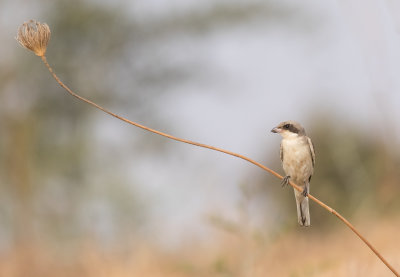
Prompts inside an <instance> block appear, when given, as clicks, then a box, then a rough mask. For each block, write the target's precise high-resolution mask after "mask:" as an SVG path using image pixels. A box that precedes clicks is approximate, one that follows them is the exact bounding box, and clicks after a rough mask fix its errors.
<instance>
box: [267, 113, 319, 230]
mask: <svg viewBox="0 0 400 277" xmlns="http://www.w3.org/2000/svg"><path fill="white" fill-rule="evenodd" d="M271 131H272V132H273V133H279V134H280V135H281V136H282V142H281V147H280V157H281V161H282V167H283V170H284V171H285V174H286V176H285V178H284V180H283V183H284V184H285V183H286V184H287V182H288V181H289V179H290V181H292V182H293V183H295V184H296V185H298V186H299V187H301V188H302V189H303V191H302V192H299V191H297V190H294V194H295V198H296V204H297V218H298V222H299V224H300V225H301V226H310V211H309V204H308V197H307V195H308V193H309V191H310V181H311V177H312V175H313V173H314V164H315V153H314V146H313V144H312V142H311V139H310V138H309V137H307V136H306V132H305V130H304V128H303V127H302V126H301V125H300V124H299V123H298V122H296V121H284V122H282V123H280V124H279V125H278V126H276V127H275V128H274V129H272V130H271Z"/></svg>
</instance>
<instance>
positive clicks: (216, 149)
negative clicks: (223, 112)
mask: <svg viewBox="0 0 400 277" xmlns="http://www.w3.org/2000/svg"><path fill="white" fill-rule="evenodd" d="M41 59H42V61H43V63H44V64H45V65H46V67H47V69H48V70H49V71H50V73H51V74H52V75H53V77H54V79H55V80H56V81H57V83H58V84H59V85H60V86H61V87H63V88H64V89H65V90H66V91H67V92H68V93H69V94H71V95H72V96H74V97H76V98H78V99H79V100H81V101H84V102H86V103H87V104H89V105H92V106H94V107H96V108H97V109H99V110H102V111H103V112H105V113H107V114H109V115H111V116H113V117H116V118H118V119H119V120H122V121H124V122H126V123H128V124H131V125H133V126H136V127H139V128H142V129H144V130H146V131H149V132H152V133H154V134H157V135H160V136H163V137H166V138H169V139H172V140H175V141H179V142H183V143H187V144H191V145H195V146H198V147H203V148H207V149H210V150H214V151H218V152H222V153H225V154H227V155H231V156H234V157H237V158H240V159H243V160H245V161H247V162H249V163H252V164H254V165H256V166H258V167H260V168H261V169H263V170H265V171H267V172H269V173H270V174H272V175H274V176H275V177H277V178H279V179H282V178H283V176H281V175H279V174H278V173H276V172H275V171H273V170H272V169H270V168H268V167H266V166H264V165H262V164H260V163H259V162H256V161H254V160H252V159H250V158H248V157H246V156H243V155H241V154H238V153H235V152H232V151H228V150H225V149H222V148H218V147H214V146H211V145H207V144H203V143H199V142H195V141H191V140H187V139H182V138H178V137H175V136H172V135H169V134H166V133H163V132H160V131H157V130H155V129H152V128H149V127H147V126H144V125H142V124H139V123H136V122H134V121H131V120H129V119H126V118H124V117H122V116H119V115H117V114H115V113H113V112H110V111H108V110H107V109H105V108H103V107H102V106H99V105H97V104H96V103H94V102H92V101H90V100H88V99H86V98H84V97H82V96H80V95H78V94H76V93H74V92H73V91H72V90H71V89H70V88H69V87H67V86H66V85H65V84H64V83H63V82H62V81H61V80H60V79H59V78H58V77H57V75H56V74H55V73H54V71H53V69H52V68H51V66H50V65H49V63H48V62H47V59H46V56H41ZM289 184H290V185H291V186H292V187H293V188H294V189H296V190H298V191H302V189H301V188H300V187H299V186H297V185H296V184H294V183H293V182H291V181H289ZM308 198H309V199H311V200H313V201H314V202H315V203H317V204H318V205H320V206H321V207H323V208H324V209H326V210H328V211H329V212H330V213H332V214H334V215H335V216H336V217H338V218H339V219H340V220H341V221H342V222H343V223H344V224H346V225H347V227H349V228H350V229H351V230H352V231H353V232H354V233H355V234H356V235H357V236H358V237H359V238H360V239H361V240H362V241H363V242H364V243H365V244H366V245H367V246H368V247H369V248H370V249H371V250H372V252H374V253H375V255H376V256H377V257H378V258H379V259H380V260H381V261H382V262H383V263H384V264H385V265H386V266H387V267H388V268H389V269H390V270H391V271H392V272H393V273H394V275H396V276H398V277H399V276H400V275H399V273H398V272H397V271H396V270H395V269H394V268H393V267H392V266H391V265H390V264H389V262H388V261H386V259H385V258H384V257H383V256H382V255H381V254H380V253H379V252H378V250H376V248H375V247H374V246H373V245H372V244H371V243H370V242H369V241H368V240H367V239H366V238H365V237H363V236H362V235H361V234H360V232H358V230H357V229H356V228H355V227H354V226H353V225H352V224H351V223H350V222H349V221H348V220H347V219H345V218H344V217H343V216H342V215H341V214H339V213H338V212H336V211H335V210H334V209H332V208H331V207H329V206H328V205H326V204H325V203H323V202H322V201H320V200H319V199H318V198H316V197H314V196H312V195H311V194H309V195H308Z"/></svg>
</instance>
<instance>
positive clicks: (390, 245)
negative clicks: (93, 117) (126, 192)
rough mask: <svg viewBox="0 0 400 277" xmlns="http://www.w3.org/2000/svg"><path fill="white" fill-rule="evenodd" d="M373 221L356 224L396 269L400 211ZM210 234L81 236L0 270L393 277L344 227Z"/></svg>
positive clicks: (12, 259)
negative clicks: (106, 244) (142, 241)
mask: <svg viewBox="0 0 400 277" xmlns="http://www.w3.org/2000/svg"><path fill="white" fill-rule="evenodd" d="M373 222H374V224H370V223H367V222H365V223H362V224H358V225H359V226H360V227H361V229H362V230H365V231H366V235H367V236H368V237H369V238H370V240H371V241H373V242H374V243H375V244H376V246H377V247H378V249H380V251H382V253H383V254H384V255H385V256H386V257H387V258H388V260H389V261H390V262H392V264H393V266H394V267H395V268H400V239H399V238H398V232H399V231H398V230H399V229H400V218H398V217H397V218H392V219H390V220H382V221H380V222H376V220H374V221H373ZM215 241H217V242H216V243H212V244H211V243H210V244H207V243H204V242H203V243H199V244H193V245H186V246H185V247H182V248H181V249H179V250H175V251H174V252H166V251H163V250H161V249H160V248H158V247H154V246H153V247H152V246H149V245H140V246H138V244H137V243H136V244H134V245H133V246H132V247H131V250H130V251H128V252H126V251H125V252H123V251H105V250H104V249H103V250H101V249H100V248H99V247H97V246H96V245H95V244H93V243H91V244H88V243H86V244H85V245H84V246H82V247H81V248H80V250H79V252H78V253H75V252H74V253H72V254H71V253H69V254H66V253H65V249H64V250H63V249H59V251H58V252H57V251H56V252H54V250H52V251H49V249H48V248H46V247H43V246H33V247H23V248H22V247H20V248H18V249H13V250H10V251H9V252H7V253H3V254H2V255H1V256H0V276H21V277H22V276H24V277H25V276H31V277H35V276H42V277H46V276H61V277H62V276H96V277H102V276H108V277H125V276H154V277H157V276H163V277H168V276H177V277H180V276H255V277H256V276H393V275H392V273H391V272H390V271H389V269H388V268H387V267H386V266H385V265H384V264H383V263H382V262H381V261H380V260H379V259H377V257H376V256H375V255H374V254H373V253H372V252H371V251H370V250H369V249H368V248H367V247H366V246H365V245H364V244H363V243H362V242H361V241H360V240H358V239H357V238H356V237H355V236H354V234H353V233H352V232H351V231H349V230H348V229H346V228H340V230H339V231H335V232H333V231H331V232H329V233H328V234H323V233H317V232H316V231H314V230H313V229H312V228H308V229H304V228H296V229H295V230H293V231H291V232H288V233H285V234H279V235H277V236H275V237H274V238H273V239H271V240H270V241H268V242H267V241H265V239H264V240H261V239H254V238H251V237H249V236H247V237H243V236H236V235H232V234H224V235H221V237H220V238H219V239H217V240H214V242H215ZM124 244H125V245H126V242H124ZM63 251H64V252H63Z"/></svg>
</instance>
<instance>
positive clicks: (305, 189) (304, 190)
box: [301, 186, 308, 197]
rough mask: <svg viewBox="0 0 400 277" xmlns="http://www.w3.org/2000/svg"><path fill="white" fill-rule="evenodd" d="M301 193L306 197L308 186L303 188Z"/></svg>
mask: <svg viewBox="0 0 400 277" xmlns="http://www.w3.org/2000/svg"><path fill="white" fill-rule="evenodd" d="M301 194H303V196H304V197H307V196H308V188H307V186H306V187H305V188H304V189H303V191H302V192H301Z"/></svg>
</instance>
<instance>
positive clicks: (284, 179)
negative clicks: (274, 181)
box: [281, 175, 290, 187]
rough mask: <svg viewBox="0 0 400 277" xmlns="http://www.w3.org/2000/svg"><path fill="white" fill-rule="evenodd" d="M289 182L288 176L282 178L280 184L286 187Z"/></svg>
mask: <svg viewBox="0 0 400 277" xmlns="http://www.w3.org/2000/svg"><path fill="white" fill-rule="evenodd" d="M289 180H290V176H289V175H287V176H285V177H283V179H282V183H281V184H282V187H286V186H287V185H288V184H289Z"/></svg>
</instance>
